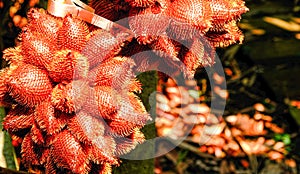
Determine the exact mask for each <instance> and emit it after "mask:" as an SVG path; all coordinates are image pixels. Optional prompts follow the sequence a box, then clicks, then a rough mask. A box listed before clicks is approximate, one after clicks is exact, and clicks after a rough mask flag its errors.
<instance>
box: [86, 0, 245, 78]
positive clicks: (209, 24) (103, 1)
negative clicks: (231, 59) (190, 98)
mask: <svg viewBox="0 0 300 174" xmlns="http://www.w3.org/2000/svg"><path fill="white" fill-rule="evenodd" d="M90 6H91V7H93V8H94V9H95V13H96V14H98V15H100V16H103V17H105V18H107V19H109V20H112V21H118V20H120V19H122V18H124V17H128V27H129V28H130V29H131V31H132V32H133V33H134V36H135V38H136V39H135V41H136V42H132V43H131V45H130V46H129V47H127V48H125V49H124V50H123V54H125V55H129V56H132V55H134V54H136V53H139V52H142V51H146V50H153V51H154V53H155V54H156V56H158V57H160V58H161V59H156V58H154V57H155V56H153V55H151V54H149V53H142V54H140V55H139V56H137V57H135V58H134V59H135V61H136V62H137V64H138V65H139V67H138V68H139V69H138V70H141V71H143V70H147V69H149V67H151V65H157V66H158V67H160V68H158V69H162V70H165V71H167V73H169V74H173V73H174V72H176V70H180V71H183V72H184V73H185V75H186V76H187V77H193V76H194V73H195V71H196V69H197V68H200V67H204V66H210V65H213V64H214V56H215V48H216V47H227V46H229V45H231V44H234V43H241V42H242V41H243V39H244V36H243V34H242V32H241V31H240V30H239V28H238V25H237V21H238V20H239V19H240V18H241V15H242V14H243V13H245V12H247V11H248V10H249V9H248V8H247V7H246V6H245V3H244V1H243V0H229V1H224V0H118V1H112V0H100V1H99V0H92V1H91V2H90ZM104 7H105V8H104ZM121 21H122V20H121ZM122 22H124V21H122ZM183 43H184V44H183ZM178 62H182V63H183V64H178ZM166 67H167V68H166Z"/></svg>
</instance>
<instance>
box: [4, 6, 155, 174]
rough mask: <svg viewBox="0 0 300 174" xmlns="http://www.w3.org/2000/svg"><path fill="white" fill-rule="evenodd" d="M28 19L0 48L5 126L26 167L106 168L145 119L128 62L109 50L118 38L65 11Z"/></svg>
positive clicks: (131, 143)
mask: <svg viewBox="0 0 300 174" xmlns="http://www.w3.org/2000/svg"><path fill="white" fill-rule="evenodd" d="M28 17H29V24H28V25H27V27H26V28H23V31H22V33H21V34H20V39H21V44H20V45H19V46H16V47H15V48H8V49H6V50H5V51H4V58H5V59H6V60H7V61H9V63H10V66H9V67H7V68H5V69H3V70H2V71H1V82H0V101H1V104H2V105H6V106H9V107H10V108H11V109H10V111H9V112H8V114H7V116H6V117H5V119H4V122H3V127H4V129H5V130H7V131H8V132H9V133H10V135H11V137H12V141H13V144H14V145H15V146H19V145H20V146H21V158H22V163H23V164H24V165H25V166H26V167H29V168H42V169H45V171H46V172H47V173H56V172H63V173H64V172H72V173H88V172H100V173H101V172H102V173H110V166H111V165H118V164H119V160H118V157H119V156H120V155H122V154H125V153H128V152H129V151H130V150H132V149H133V148H134V147H135V146H136V145H137V144H138V143H141V142H143V141H144V135H143V133H141V132H140V128H142V127H143V126H144V125H145V123H146V122H147V121H148V120H150V119H151V117H150V116H149V114H148V113H147V112H146V110H145V108H144V105H143V104H142V102H141V101H140V100H139V98H138V97H137V96H136V93H138V92H140V91H141V84H140V83H139V82H138V80H137V79H135V75H134V73H133V71H132V68H133V66H135V63H134V61H133V60H132V59H131V58H129V57H124V56H115V53H117V50H120V47H121V43H120V44H116V43H117V42H115V41H114V39H115V38H114V37H113V36H112V35H111V34H110V33H109V32H106V31H104V30H96V31H94V32H89V31H88V27H87V25H86V24H85V23H83V22H82V21H80V20H78V19H74V18H72V17H71V16H66V17H65V18H63V19H59V18H54V17H52V16H50V15H48V14H46V12H45V11H43V10H37V9H31V10H30V11H29V13H28ZM104 39H107V40H110V41H111V45H109V44H106V43H105V44H106V45H104V46H106V47H104V46H103V43H102V41H103V40H104ZM107 40H106V41H107ZM106 50H110V52H109V53H107V52H106ZM105 53H107V54H105Z"/></svg>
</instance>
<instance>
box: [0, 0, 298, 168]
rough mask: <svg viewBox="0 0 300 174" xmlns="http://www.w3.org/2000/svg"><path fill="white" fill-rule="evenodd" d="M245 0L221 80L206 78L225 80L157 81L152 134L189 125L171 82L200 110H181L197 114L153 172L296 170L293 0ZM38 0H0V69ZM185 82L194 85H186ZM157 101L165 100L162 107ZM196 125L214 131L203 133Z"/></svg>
mask: <svg viewBox="0 0 300 174" xmlns="http://www.w3.org/2000/svg"><path fill="white" fill-rule="evenodd" d="M246 5H247V6H248V7H249V9H250V11H249V12H248V13H246V14H244V15H243V16H242V20H241V21H240V23H239V25H240V28H241V29H242V30H243V32H244V35H245V40H244V43H243V44H241V45H233V46H230V47H228V48H222V49H218V50H217V52H218V55H219V58H220V59H221V60H222V64H223V66H224V71H225V75H226V79H222V77H221V76H220V75H218V74H215V75H214V76H213V77H214V79H215V80H216V81H220V83H223V82H226V84H227V89H226V90H222V89H211V88H210V87H209V83H208V79H207V76H206V72H205V71H204V70H199V71H198V72H197V73H196V75H195V79H196V81H186V84H185V85H184V87H183V86H182V87H180V86H176V85H174V83H175V82H174V81H172V80H171V79H170V80H168V81H167V82H162V81H161V82H158V87H157V89H158V91H159V92H160V94H159V95H160V96H159V97H161V98H163V99H166V100H168V102H166V103H164V100H157V102H158V104H157V111H159V112H157V120H156V128H157V134H158V136H164V135H165V134H166V132H168V129H169V128H170V127H172V126H173V125H178V123H182V124H181V125H182V127H185V126H188V124H189V122H188V121H187V119H186V118H184V117H182V116H178V112H176V103H175V104H174V102H173V103H172V102H171V104H170V101H171V100H172V98H173V97H174V96H176V95H177V94H176V92H175V93H174V92H172V88H174V89H182V90H183V91H185V92H186V93H187V95H188V96H189V98H191V100H189V102H190V103H188V104H197V103H199V102H200V103H201V106H199V105H197V107H199V110H200V111H189V112H194V114H195V115H197V118H203V119H202V120H201V119H200V121H198V122H197V123H195V126H194V127H193V129H192V132H191V134H190V135H189V136H188V137H187V139H186V140H185V141H184V142H183V143H182V144H181V145H180V146H178V147H177V148H176V149H174V150H172V151H171V152H169V153H168V154H166V155H164V156H162V157H158V158H157V159H155V167H154V169H153V170H154V173H157V174H160V173H161V174H163V173H164V174H172V173H179V174H190V173H191V174H192V173H196V174H198V173H249V174H250V173H264V174H277V173H278V174H279V173H284V174H296V173H299V172H300V167H299V165H300V135H299V133H300V131H299V126H300V89H299V88H300V79H299V76H300V2H299V0H288V1H280V0H251V1H250V0H246ZM46 6H47V1H46V0H0V50H1V52H0V57H1V59H0V61H1V67H2V68H3V67H5V66H7V62H5V61H4V60H3V59H2V51H3V50H4V49H5V48H8V47H13V46H15V45H16V43H17V36H18V33H19V32H20V31H21V28H22V27H24V26H25V25H26V24H27V18H26V12H27V10H28V9H29V8H31V7H39V8H46ZM191 84H196V85H197V87H196V88H189V85H190V86H193V85H191ZM173 91H174V90H173ZM175 91H176V90H175ZM212 91H213V92H215V93H217V94H218V95H219V97H221V98H223V99H226V110H225V112H224V116H223V117H222V119H221V118H219V117H216V116H214V115H209V114H208V111H209V109H210V106H209V102H210V101H211V95H210V94H211V92H212ZM160 104H167V105H168V106H167V107H168V108H169V109H165V108H163V107H160V106H162V105H160ZM179 104H180V103H179ZM164 107H165V106H164ZM2 109H3V108H2ZM201 109H202V110H201ZM166 114H168V117H166ZM1 117H4V115H3V114H2V115H1ZM204 125H209V126H208V127H212V128H214V130H216V129H217V130H219V131H214V132H211V131H209V129H207V128H208V127H206V128H205V126H204ZM199 132H205V135H206V136H208V137H209V138H210V139H211V140H210V141H209V142H208V143H205V144H202V143H201V138H199V137H200V136H203V135H204V134H202V133H201V134H200V133H199ZM179 134H180V132H178V135H179ZM1 136H2V137H1V139H3V140H5V141H0V142H1V145H0V147H1V148H2V149H3V148H4V150H2V151H3V153H2V156H1V160H0V162H1V163H0V164H1V165H0V166H1V167H3V168H10V169H14V170H15V169H16V161H18V158H17V156H18V155H16V154H15V152H14V149H13V147H12V146H11V145H10V144H11V142H10V141H9V138H7V136H8V135H6V134H5V133H3V135H1ZM3 136H6V138H5V139H4V138H3ZM162 146H163V144H162ZM161 148H163V147H161ZM149 173H153V172H152V171H151V172H149Z"/></svg>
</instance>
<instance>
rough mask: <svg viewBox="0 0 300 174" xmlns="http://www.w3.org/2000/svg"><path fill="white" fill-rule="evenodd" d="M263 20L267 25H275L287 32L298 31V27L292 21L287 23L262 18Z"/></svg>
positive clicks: (275, 19) (272, 18)
mask: <svg viewBox="0 0 300 174" xmlns="http://www.w3.org/2000/svg"><path fill="white" fill-rule="evenodd" d="M263 20H264V21H265V22H267V23H269V24H272V25H275V26H277V27H279V28H282V29H284V30H287V31H291V32H299V31H300V25H299V24H297V23H296V22H293V21H289V22H287V21H285V20H282V19H279V18H274V17H264V18H263Z"/></svg>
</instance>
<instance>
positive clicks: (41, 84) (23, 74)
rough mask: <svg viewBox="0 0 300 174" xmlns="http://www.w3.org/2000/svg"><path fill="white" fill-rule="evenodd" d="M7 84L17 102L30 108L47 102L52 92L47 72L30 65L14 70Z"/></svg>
mask: <svg viewBox="0 0 300 174" xmlns="http://www.w3.org/2000/svg"><path fill="white" fill-rule="evenodd" d="M7 84H8V87H9V91H10V95H11V96H12V97H13V98H14V99H15V100H16V101H17V102H19V103H21V104H23V105H26V106H30V107H33V106H35V105H37V104H39V103H41V102H42V101H44V100H46V99H47V98H48V97H49V96H50V94H51V91H52V83H51V81H50V79H49V77H48V73H47V71H45V70H42V69H39V68H38V67H36V66H33V65H30V64H20V65H19V66H18V67H17V68H16V69H14V70H12V72H11V76H10V78H9V80H8V82H7Z"/></svg>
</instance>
